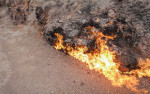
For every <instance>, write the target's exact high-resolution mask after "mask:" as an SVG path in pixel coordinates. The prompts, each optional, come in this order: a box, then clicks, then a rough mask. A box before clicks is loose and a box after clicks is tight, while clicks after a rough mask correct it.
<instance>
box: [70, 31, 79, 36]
mask: <svg viewBox="0 0 150 94" xmlns="http://www.w3.org/2000/svg"><path fill="white" fill-rule="evenodd" d="M78 34H79V30H72V31H70V32H69V34H68V36H69V37H76V36H78Z"/></svg>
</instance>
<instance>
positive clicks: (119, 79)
mask: <svg viewBox="0 0 150 94" xmlns="http://www.w3.org/2000/svg"><path fill="white" fill-rule="evenodd" d="M88 28H90V29H92V28H94V27H90V26H89V27H88ZM93 34H95V36H96V45H97V48H96V49H95V50H94V52H92V53H85V52H86V51H87V49H88V48H87V47H86V46H84V45H79V46H75V47H72V46H71V44H70V43H67V44H66V45H63V36H62V35H60V34H58V33H55V35H56V36H57V41H56V43H55V46H54V47H55V48H56V49H62V50H64V52H67V53H68V54H69V55H71V56H73V57H75V58H77V59H79V60H80V61H82V62H84V63H86V64H87V66H88V67H89V68H90V69H91V70H95V71H97V72H99V73H101V74H104V76H105V77H107V78H108V79H109V80H110V81H111V82H112V85H113V86H118V87H122V86H123V85H126V87H127V88H129V89H131V90H133V91H135V92H136V93H141V92H144V93H148V91H147V90H145V89H142V90H138V89H137V86H138V84H139V79H138V78H137V76H138V77H140V78H141V77H143V76H147V77H150V59H147V60H146V61H144V60H142V59H140V60H139V62H140V63H139V66H140V67H141V68H140V69H136V70H133V71H130V72H126V73H122V72H121V71H120V70H119V66H120V64H119V63H116V62H115V61H114V59H115V52H112V51H110V49H109V47H107V45H106V40H104V39H102V37H104V35H103V34H102V32H96V33H95V32H93ZM105 37H106V38H108V39H113V38H114V37H115V36H113V37H108V36H105Z"/></svg>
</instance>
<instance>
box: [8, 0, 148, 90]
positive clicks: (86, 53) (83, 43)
mask: <svg viewBox="0 0 150 94" xmlns="http://www.w3.org/2000/svg"><path fill="white" fill-rule="evenodd" d="M29 1H30V0H29ZM79 1H80V0H79ZM116 1H117V0H116ZM118 1H119V2H122V0H118ZM81 2H83V3H81ZM124 2H126V1H124ZM29 3H30V2H28V3H27V2H26V3H24V4H23V6H20V7H17V5H16V6H15V7H16V8H15V9H14V10H13V9H10V8H9V10H10V15H11V17H12V19H15V20H16V18H18V19H20V20H21V21H20V22H21V23H23V22H26V14H27V13H26V11H25V10H28V11H29ZM80 4H81V6H83V7H80V6H78V5H80ZM120 4H121V3H120ZM126 4H127V5H128V4H130V3H129V2H128V0H127V3H126ZM134 4H135V5H134ZM134 4H132V5H128V7H130V8H133V9H134V8H135V9H134V10H132V9H130V8H128V9H127V8H126V5H120V6H119V5H117V7H120V8H118V10H120V9H122V10H123V11H119V13H120V14H119V16H118V15H117V14H115V12H114V11H113V10H112V9H110V10H109V11H108V13H107V12H106V13H105V12H104V13H102V14H99V12H98V11H99V10H97V11H96V9H95V7H96V8H97V9H98V8H99V5H98V4H97V3H95V4H93V3H92V4H89V3H88V4H87V5H86V4H85V2H84V1H82V0H81V1H80V2H71V1H70V2H69V1H68V5H65V4H63V3H61V2H59V0H58V1H56V2H50V5H48V6H45V8H44V9H43V8H42V7H36V10H35V12H36V18H37V20H38V22H39V24H40V27H41V33H42V35H43V36H44V37H45V38H46V40H47V41H48V43H49V44H51V45H52V46H53V47H54V48H55V49H57V50H61V51H63V52H65V53H66V54H69V55H70V56H73V57H74V58H76V59H79V60H80V61H82V62H83V63H85V64H86V65H87V66H88V67H89V68H90V69H91V70H95V71H97V72H99V73H100V74H103V75H104V76H105V77H106V78H108V79H109V80H110V81H111V82H112V85H113V86H118V87H122V86H124V85H125V86H126V87H127V88H129V89H131V90H132V91H135V92H136V93H148V91H147V90H146V89H138V85H139V83H140V79H139V78H141V77H150V59H149V54H148V55H147V54H145V53H144V55H143V53H142V51H140V50H141V49H140V47H139V45H140V44H139V42H140V40H142V38H141V36H139V34H138V32H137V29H135V28H133V26H132V25H131V24H129V23H128V22H127V21H126V18H127V17H128V16H129V18H132V19H134V20H135V22H136V20H137V19H135V18H139V19H140V17H141V15H142V14H143V15H145V13H149V12H148V11H149V10H148V9H143V7H144V4H143V6H142V3H140V2H136V3H134ZM136 5H137V6H136ZM77 6H78V7H77ZM122 6H123V7H122ZM61 7H63V8H61ZM137 7H138V8H137ZM139 7H140V8H139ZM94 9H95V11H96V13H95V12H94V11H92V10H94ZM125 9H127V10H125ZM136 9H139V10H138V11H140V13H141V14H136V13H135V15H134V16H133V17H132V16H130V15H131V14H134V11H135V10H136ZM141 10H144V11H141ZM49 11H50V12H49ZM128 11H129V12H128ZM138 11H137V12H138ZM11 12H12V13H11ZM101 12H102V11H101ZM123 12H126V13H124V14H127V15H125V17H122V16H120V15H121V14H122V13H123ZM20 15H21V16H20ZM79 15H80V16H79ZM107 15H108V16H109V17H108V16H107ZM134 17H135V18H134ZM58 19H61V20H58ZM139 19H138V20H139ZM142 19H144V20H145V19H146V21H147V20H149V16H144V17H143V18H142ZM146 21H144V22H146ZM17 22H18V21H17ZM144 22H143V24H144V25H145V26H146V27H145V28H149V23H148V22H146V23H148V24H145V23H144ZM133 24H134V23H133ZM134 25H136V24H134ZM48 26H50V28H48V29H47V27H48ZM145 44H146V43H145Z"/></svg>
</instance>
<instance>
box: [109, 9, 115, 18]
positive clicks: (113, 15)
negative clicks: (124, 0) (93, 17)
mask: <svg viewBox="0 0 150 94" xmlns="http://www.w3.org/2000/svg"><path fill="white" fill-rule="evenodd" d="M108 16H109V17H111V18H114V17H116V13H115V12H114V10H112V9H110V10H109V11H108Z"/></svg>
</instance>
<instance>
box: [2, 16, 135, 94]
mask: <svg viewBox="0 0 150 94" xmlns="http://www.w3.org/2000/svg"><path fill="white" fill-rule="evenodd" d="M37 31H38V30H37V27H36V26H32V25H18V26H14V25H12V23H11V21H10V20H9V18H8V17H7V16H4V17H1V18H0V94H134V92H131V91H130V90H129V89H127V88H125V87H122V88H118V87H113V86H112V85H111V82H110V81H108V80H107V78H105V77H104V76H103V75H100V74H98V73H96V72H94V71H92V70H89V69H88V68H87V67H86V66H85V65H84V64H82V63H81V62H80V61H78V60H76V59H74V58H72V57H70V56H68V55H66V54H64V53H62V52H59V51H56V50H55V49H54V48H52V47H50V46H49V45H48V44H47V42H46V41H45V40H44V39H43V37H42V36H41V35H40V34H39V32H37Z"/></svg>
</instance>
